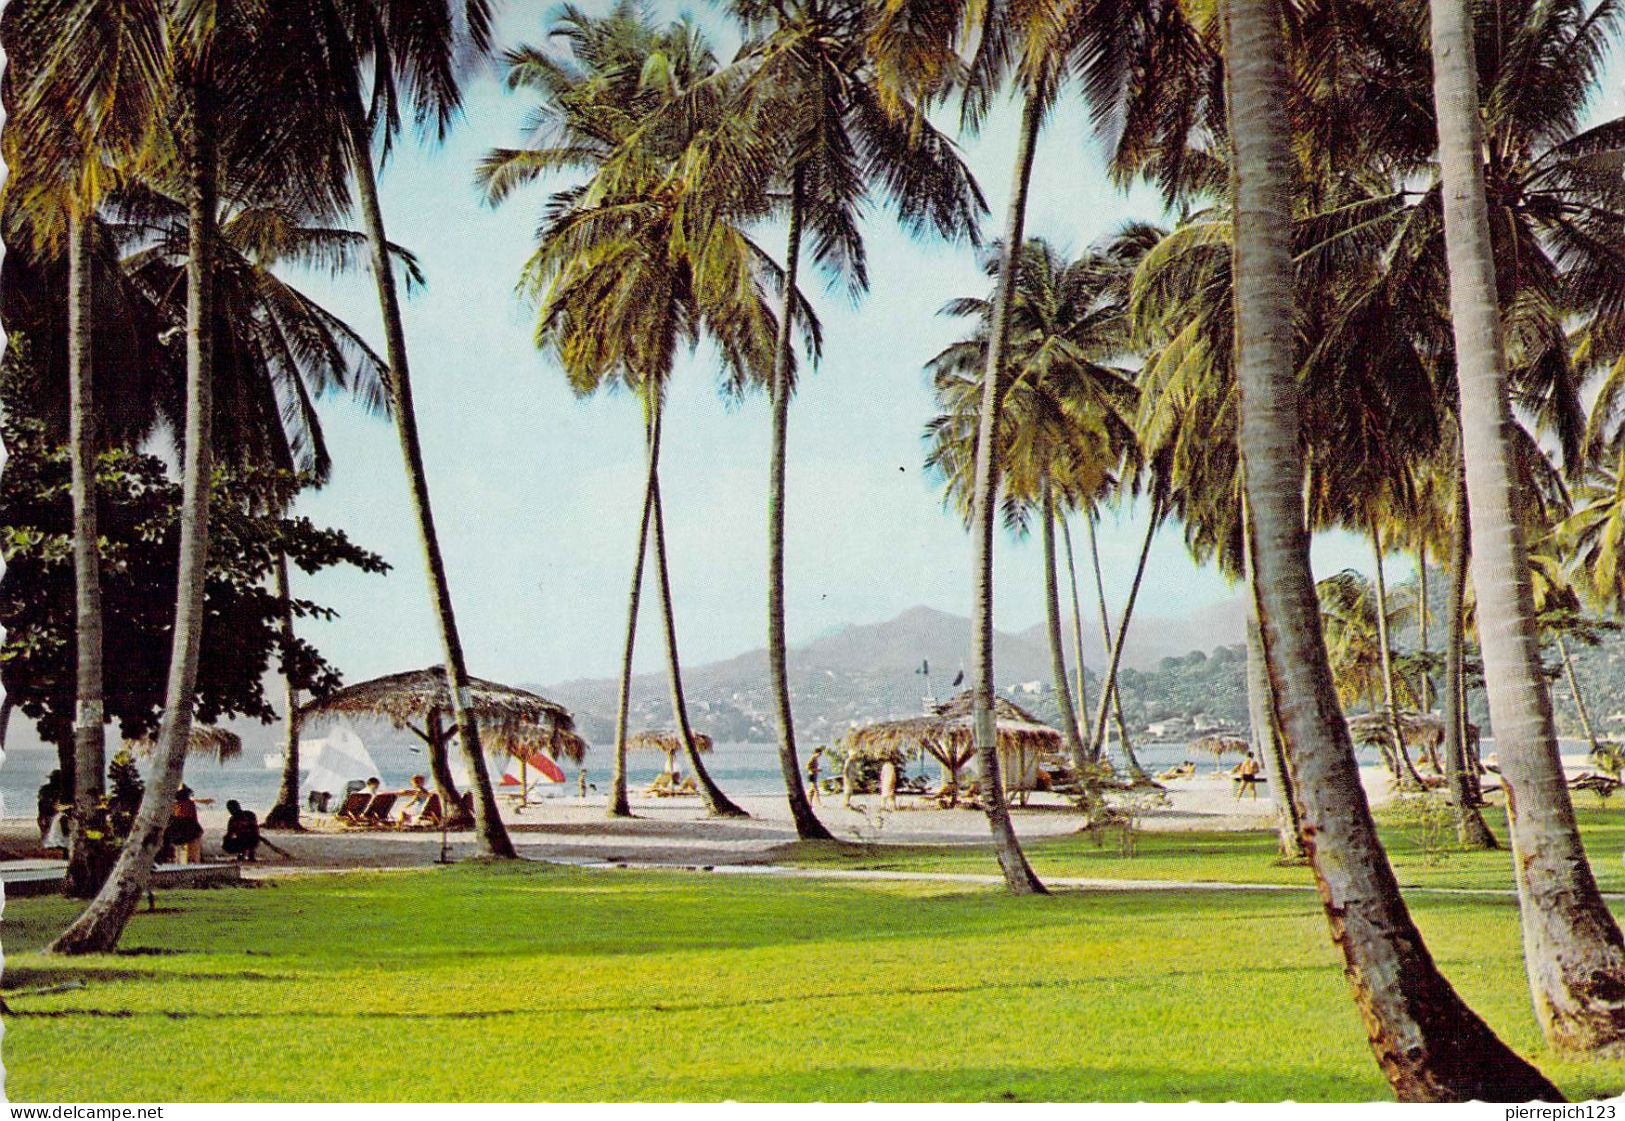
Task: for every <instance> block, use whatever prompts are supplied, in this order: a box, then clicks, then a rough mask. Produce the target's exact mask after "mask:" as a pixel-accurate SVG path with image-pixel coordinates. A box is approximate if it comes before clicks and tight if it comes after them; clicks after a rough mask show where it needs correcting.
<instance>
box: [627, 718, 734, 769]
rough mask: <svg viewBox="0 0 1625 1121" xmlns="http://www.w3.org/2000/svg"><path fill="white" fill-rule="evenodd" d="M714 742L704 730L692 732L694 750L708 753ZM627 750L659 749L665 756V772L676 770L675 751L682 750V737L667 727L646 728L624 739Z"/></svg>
mask: <svg viewBox="0 0 1625 1121" xmlns="http://www.w3.org/2000/svg"><path fill="white" fill-rule="evenodd" d="M714 746H715V744H714V743H713V742H712V740H711V737H710V736H708V735H706V734H705V733H704V732H695V733H694V750H695V751H698V752H700V753H701V754H702V755H708V754H710V752H711V749H712V747H714ZM626 749H627V750H628V751H660V752H664V753H665V756H666V773H667V774H672V773H674V772H675V771H676V770H677V753H678V752H679V751H681V750H683V737H682V736H680V735H678V734H677V732H675V731H673V730H671V729H669V728H648V729H645V730H644V731H641V732H639V733H637V734H636V735H634V736H632V737H631V738H630V739H628V740H627V741H626Z"/></svg>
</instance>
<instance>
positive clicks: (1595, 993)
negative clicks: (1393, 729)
mask: <svg viewBox="0 0 1625 1121" xmlns="http://www.w3.org/2000/svg"><path fill="white" fill-rule="evenodd" d="M1432 13H1433V67H1434V74H1433V96H1434V103H1435V107H1436V110H1437V113H1436V115H1437V117H1438V121H1439V170H1440V177H1441V180H1442V182H1443V187H1444V191H1443V194H1444V218H1445V252H1446V257H1447V259H1448V261H1449V265H1450V312H1451V320H1452V322H1453V324H1454V328H1455V340H1456V365H1457V383H1458V385H1459V386H1460V390H1461V430H1462V450H1463V455H1464V458H1465V459H1466V462H1467V489H1468V493H1469V494H1470V496H1471V498H1472V518H1473V560H1472V564H1473V587H1474V588H1475V589H1476V590H1477V592H1478V633H1479V645H1480V646H1481V648H1482V650H1483V656H1484V684H1485V690H1486V692H1487V693H1488V694H1489V700H1490V721H1491V723H1492V725H1493V726H1494V728H1495V742H1496V749H1497V752H1498V754H1499V755H1500V757H1501V775H1502V779H1503V782H1504V784H1505V786H1506V789H1507V820H1508V822H1509V825H1510V828H1511V834H1512V852H1513V860H1514V868H1515V869H1516V871H1517V883H1518V900H1519V904H1520V909H1521V911H1522V915H1523V942H1524V965H1525V967H1526V968H1527V970H1528V973H1529V986H1530V991H1531V993H1532V994H1533V996H1534V1001H1535V1014H1536V1018H1537V1019H1539V1020H1540V1024H1541V1029H1542V1030H1543V1031H1544V1032H1545V1035H1546V1038H1547V1040H1548V1041H1550V1042H1551V1044H1552V1045H1553V1046H1555V1047H1558V1048H1562V1049H1565V1050H1573V1051H1585V1052H1612V1053H1625V937H1622V936H1621V934H1620V929H1619V924H1618V923H1616V922H1615V921H1614V916H1613V915H1612V914H1610V913H1609V911H1608V908H1607V906H1606V905H1604V903H1603V900H1602V896H1601V894H1600V893H1599V892H1598V890H1597V883H1596V880H1595V878H1594V877H1593V876H1592V873H1591V865H1590V864H1588V863H1587V862H1586V855H1585V849H1584V848H1583V847H1582V845H1581V843H1580V831H1579V828H1578V827H1577V825H1576V824H1575V820H1574V807H1573V805H1572V803H1571V802H1570V800H1569V790H1568V785H1567V782H1566V780H1565V778H1564V774H1563V764H1562V760H1561V759H1560V758H1559V756H1558V748H1557V728H1556V725H1555V722H1554V720H1553V718H1552V704H1551V695H1550V693H1549V691H1548V690H1547V688H1546V682H1545V680H1544V678H1543V677H1542V675H1541V668H1540V640H1539V637H1538V634H1537V630H1536V622H1535V608H1534V596H1533V594H1532V592H1531V590H1530V586H1529V566H1528V557H1527V555H1526V552H1525V549H1524V540H1523V530H1522V525H1521V523H1520V521H1519V517H1518V495H1517V487H1518V481H1517V477H1516V474H1515V467H1514V464H1513V460H1512V452H1511V448H1510V446H1509V441H1508V432H1509V431H1510V429H1511V427H1512V425H1513V423H1514V421H1513V418H1512V411H1511V405H1510V402H1509V399H1508V385H1507V373H1506V355H1505V351H1504V349H1503V344H1502V336H1501V314H1500V308H1499V304H1498V300H1497V293H1496V282H1495V258H1494V247H1493V244H1492V242H1491V239H1490V226H1489V210H1488V205H1487V203H1486V201H1485V189H1484V172H1483V165H1482V160H1483V131H1482V126H1481V123H1480V121H1479V106H1478V85H1477V75H1476V66H1475V60H1474V57H1473V16H1472V11H1471V9H1470V8H1469V6H1468V3H1467V0H1433V4H1432Z"/></svg>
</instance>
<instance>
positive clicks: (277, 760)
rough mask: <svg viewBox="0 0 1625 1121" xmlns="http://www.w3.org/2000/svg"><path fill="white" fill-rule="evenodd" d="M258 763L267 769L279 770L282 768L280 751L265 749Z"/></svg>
mask: <svg viewBox="0 0 1625 1121" xmlns="http://www.w3.org/2000/svg"><path fill="white" fill-rule="evenodd" d="M260 763H261V764H262V765H263V766H264V767H265V769H266V770H268V771H280V770H281V769H282V752H280V751H267V752H266V753H265V754H264V755H263V756H261V757H260Z"/></svg>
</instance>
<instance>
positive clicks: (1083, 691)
mask: <svg viewBox="0 0 1625 1121" xmlns="http://www.w3.org/2000/svg"><path fill="white" fill-rule="evenodd" d="M1061 541H1062V542H1063V543H1064V544H1065V546H1066V580H1067V584H1068V585H1069V586H1070V587H1071V589H1072V651H1073V654H1074V655H1075V656H1076V657H1077V659H1078V664H1077V675H1076V676H1077V688H1078V697H1077V702H1076V705H1075V707H1074V708H1073V711H1074V712H1075V713H1077V717H1078V725H1077V727H1078V735H1079V736H1080V737H1082V739H1083V740H1084V741H1085V742H1088V740H1089V727H1088V724H1087V721H1088V719H1089V685H1088V679H1087V677H1086V676H1085V671H1084V666H1083V605H1082V604H1080V603H1079V602H1078V569H1077V566H1076V565H1075V564H1073V562H1072V527H1071V526H1070V525H1068V524H1067V520H1066V519H1065V518H1062V519H1061Z"/></svg>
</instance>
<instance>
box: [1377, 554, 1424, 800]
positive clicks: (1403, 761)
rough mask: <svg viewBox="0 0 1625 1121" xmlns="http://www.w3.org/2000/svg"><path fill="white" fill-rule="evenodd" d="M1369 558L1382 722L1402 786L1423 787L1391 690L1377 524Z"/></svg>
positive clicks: (1391, 653) (1385, 587)
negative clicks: (1374, 595) (1373, 564)
mask: <svg viewBox="0 0 1625 1121" xmlns="http://www.w3.org/2000/svg"><path fill="white" fill-rule="evenodd" d="M1371 552H1372V559H1373V560H1374V561H1375V562H1376V568H1377V656H1378V658H1379V659H1380V660H1381V663H1382V710H1383V723H1384V724H1386V725H1387V726H1388V742H1389V744H1390V745H1391V746H1392V747H1393V750H1394V764H1395V766H1396V767H1397V768H1399V769H1398V770H1397V771H1396V772H1395V777H1396V778H1398V780H1399V782H1400V785H1401V786H1412V787H1415V788H1416V789H1418V790H1422V789H1426V787H1427V784H1426V783H1424V782H1423V781H1422V776H1421V775H1419V774H1417V773H1416V766H1415V764H1413V763H1412V762H1411V753H1410V749H1409V748H1408V747H1407V746H1406V745H1405V734H1404V732H1402V731H1401V730H1400V727H1399V697H1398V695H1397V693H1396V691H1395V689H1394V646H1393V641H1392V636H1391V635H1390V633H1389V630H1388V579H1387V577H1386V576H1385V575H1384V574H1383V570H1382V567H1383V566H1382V537H1381V534H1380V533H1379V531H1378V529H1377V526H1376V524H1375V523H1374V522H1373V523H1372V526H1371Z"/></svg>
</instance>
